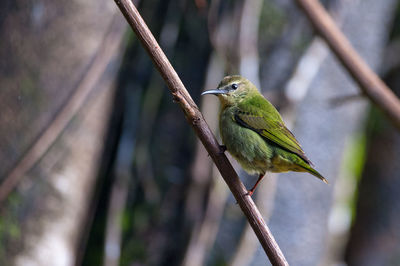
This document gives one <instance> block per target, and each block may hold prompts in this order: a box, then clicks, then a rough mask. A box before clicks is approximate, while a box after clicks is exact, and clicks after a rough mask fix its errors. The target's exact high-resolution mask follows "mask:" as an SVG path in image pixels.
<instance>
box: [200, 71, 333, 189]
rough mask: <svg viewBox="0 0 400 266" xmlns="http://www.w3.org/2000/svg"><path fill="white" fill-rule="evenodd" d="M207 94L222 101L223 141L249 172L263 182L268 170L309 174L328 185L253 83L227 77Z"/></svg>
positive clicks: (239, 78) (221, 124) (221, 123)
mask: <svg viewBox="0 0 400 266" xmlns="http://www.w3.org/2000/svg"><path fill="white" fill-rule="evenodd" d="M203 94H215V95H217V96H218V98H219V100H220V102H221V111H220V120H219V127H220V133H221V138H222V141H223V143H224V144H225V146H226V148H227V150H228V151H229V153H231V154H232V156H233V157H234V158H235V159H236V160H237V161H238V162H239V163H240V165H241V166H242V167H243V169H245V170H246V171H247V172H249V173H250V174H259V175H260V178H259V180H261V178H262V176H263V175H264V174H265V173H266V172H268V171H269V172H287V171H295V172H309V173H311V174H312V175H314V176H316V177H318V178H319V179H321V180H322V181H324V182H325V183H327V181H326V179H325V178H324V177H323V176H322V175H321V174H319V173H318V172H317V171H316V170H315V169H314V168H312V166H311V162H310V160H309V159H308V158H307V157H306V155H305V154H304V151H303V150H302V148H301V147H300V145H299V143H298V142H297V140H296V138H295V137H294V135H293V134H292V133H291V132H290V131H289V130H288V129H287V128H286V126H285V124H284V123H283V121H282V118H281V116H280V114H279V113H278V111H277V110H276V109H275V107H274V106H273V105H272V104H271V103H270V102H269V101H267V100H266V99H265V98H264V97H263V96H262V95H261V94H260V93H259V92H258V90H257V88H256V87H255V86H254V85H253V84H252V83H251V82H250V81H249V80H247V79H245V78H243V77H241V76H227V77H225V78H224V79H223V80H222V81H221V83H220V84H219V85H218V89H217V90H211V91H206V92H204V93H203ZM254 189H255V187H254V188H253V190H254ZM253 190H252V191H253ZM252 191H251V193H252Z"/></svg>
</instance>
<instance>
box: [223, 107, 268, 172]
mask: <svg viewBox="0 0 400 266" xmlns="http://www.w3.org/2000/svg"><path fill="white" fill-rule="evenodd" d="M233 117H234V113H233V110H232V109H229V108H227V109H225V110H223V111H221V114H220V125H219V126H220V134H221V138H222V141H223V143H224V144H225V145H226V147H227V150H228V151H229V153H230V154H231V155H232V156H233V157H235V159H236V160H237V161H238V162H239V163H240V164H241V166H242V167H243V168H244V169H245V170H246V171H247V172H249V173H257V174H260V173H265V172H266V171H269V170H270V168H271V167H272V164H271V159H272V158H273V157H274V149H273V147H271V146H269V145H268V144H267V143H266V142H265V140H264V139H263V138H262V137H261V136H260V135H259V134H258V133H256V132H254V131H253V130H251V129H248V128H245V127H243V126H241V125H239V124H237V123H236V122H235V121H234V119H233Z"/></svg>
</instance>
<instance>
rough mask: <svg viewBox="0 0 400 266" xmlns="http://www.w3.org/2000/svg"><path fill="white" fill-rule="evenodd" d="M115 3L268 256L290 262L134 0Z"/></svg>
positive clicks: (278, 263) (279, 261)
mask: <svg viewBox="0 0 400 266" xmlns="http://www.w3.org/2000/svg"><path fill="white" fill-rule="evenodd" d="M115 3H116V4H117V5H118V7H119V8H120V10H121V12H122V13H123V14H124V16H125V18H126V20H127V21H128V23H129V24H130V25H131V26H132V29H133V30H134V31H135V33H136V35H137V37H138V38H139V39H140V41H141V42H142V45H143V46H144V48H145V49H146V50H147V52H148V53H149V55H150V58H151V59H152V60H153V62H154V64H155V66H156V68H157V69H158V71H159V72H160V74H161V76H162V77H163V78H164V80H165V82H166V84H167V86H168V88H169V90H170V92H171V94H172V96H173V98H174V100H175V101H176V102H177V103H179V105H180V106H181V108H182V110H183V112H184V114H185V117H186V119H187V121H188V123H189V124H190V125H191V126H192V127H193V129H194V131H195V133H196V134H197V136H198V137H199V139H200V140H201V142H202V143H203V145H204V147H205V148H206V149H207V151H208V153H209V154H210V156H211V158H212V159H213V161H214V163H215V164H216V166H217V168H218V170H219V171H220V172H221V175H222V177H223V178H224V180H225V182H226V183H227V185H228V186H229V188H230V190H231V191H232V193H233V195H234V197H235V198H236V200H237V202H238V204H239V206H240V208H241V209H242V211H243V212H244V214H245V215H246V217H247V219H248V221H249V223H250V225H251V226H252V227H253V230H254V232H255V233H256V235H257V237H258V240H259V241H260V243H261V245H262V246H263V248H264V250H265V252H266V254H267V256H268V258H269V259H270V261H271V263H272V264H273V265H288V263H287V261H286V259H285V257H284V256H283V254H282V252H281V250H280V248H279V246H278V244H277V243H276V241H275V239H274V237H273V236H272V234H271V232H270V230H269V228H268V226H267V224H266V223H265V221H264V219H263V218H262V216H261V214H260V212H259V211H258V209H257V207H256V205H255V204H254V202H253V200H252V199H251V197H249V196H247V195H246V193H247V190H246V188H245V187H244V185H243V184H242V182H241V181H240V180H239V177H238V176H237V174H236V172H235V170H234V169H233V167H232V165H231V164H230V162H229V161H228V159H227V157H226V156H225V155H224V154H223V153H221V152H220V148H219V144H218V142H217V140H216V139H215V136H214V135H213V133H212V132H211V130H210V128H209V127H208V125H207V123H206V122H205V120H204V118H203V115H202V114H201V112H200V111H199V109H198V107H197V105H196V104H195V103H194V102H193V100H192V98H191V97H190V95H189V93H188V91H187V90H186V88H185V86H184V85H183V83H182V81H181V80H180V78H179V77H178V74H177V73H176V72H175V70H174V68H173V67H172V66H171V64H170V62H169V61H168V59H167V57H166V56H165V54H164V53H163V51H162V50H161V48H160V46H159V45H158V43H157V41H156V40H155V39H154V37H153V35H152V33H151V32H150V30H149V29H148V27H147V26H146V24H145V22H144V21H143V19H142V17H141V16H140V14H139V12H138V11H137V9H136V7H135V6H134V5H133V3H132V1H131V0H115Z"/></svg>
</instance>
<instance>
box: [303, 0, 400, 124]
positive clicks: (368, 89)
mask: <svg viewBox="0 0 400 266" xmlns="http://www.w3.org/2000/svg"><path fill="white" fill-rule="evenodd" d="M296 1H297V3H298V4H299V6H300V7H301V8H302V9H303V10H304V12H305V13H306V15H307V16H308V18H309V19H310V21H311V23H312V24H313V26H314V27H315V29H316V30H317V31H318V33H319V34H320V35H321V36H322V37H323V38H324V39H325V41H326V42H327V44H328V45H329V47H330V48H331V49H332V51H333V52H334V53H335V54H336V56H337V57H338V59H339V60H340V61H341V62H342V64H343V66H344V67H345V68H346V69H347V71H349V73H350V74H351V76H352V77H353V78H354V80H355V81H356V82H357V83H358V84H359V86H360V89H361V90H362V92H363V93H364V94H365V95H366V96H367V97H368V98H369V99H370V100H371V101H372V102H373V103H374V104H375V105H376V106H377V107H378V108H380V109H381V110H382V111H383V112H384V113H385V114H386V115H387V116H388V117H389V118H390V119H391V120H392V123H393V125H394V126H396V127H397V129H399V130H400V100H399V99H398V98H397V97H396V95H395V94H394V93H393V92H392V91H391V90H390V89H389V87H387V86H386V84H385V83H384V82H383V81H382V80H381V79H380V78H379V77H378V76H377V75H376V74H375V73H374V72H373V71H372V70H371V68H370V67H369V66H368V65H367V63H366V62H365V61H364V60H363V59H362V58H361V57H360V56H359V55H358V54H357V52H356V51H355V50H354V48H353V47H352V46H351V44H350V42H349V41H348V40H347V38H346V37H345V36H344V34H343V33H342V32H341V31H340V29H339V28H338V27H337V26H336V24H335V22H334V21H333V19H332V18H331V17H330V15H329V14H328V12H327V11H326V10H325V9H324V7H323V6H322V5H321V4H320V3H319V2H318V1H317V0H296Z"/></svg>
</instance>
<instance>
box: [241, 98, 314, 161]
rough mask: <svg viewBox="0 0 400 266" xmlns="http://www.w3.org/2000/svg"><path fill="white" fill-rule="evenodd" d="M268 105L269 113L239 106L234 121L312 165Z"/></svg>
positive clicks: (255, 108) (256, 107)
mask: <svg viewBox="0 0 400 266" xmlns="http://www.w3.org/2000/svg"><path fill="white" fill-rule="evenodd" d="M263 100H264V99H263ZM267 103H268V104H269V106H267V107H268V108H267V109H266V110H267V111H265V108H260V106H254V105H248V104H247V105H243V104H242V105H239V106H238V108H237V110H236V112H235V114H234V120H235V121H236V122H237V123H238V124H240V125H242V126H244V127H247V128H249V129H251V130H253V131H255V132H257V133H258V134H260V136H262V137H263V138H265V139H268V140H269V141H272V142H273V143H275V144H277V145H279V146H280V147H282V148H284V149H286V150H288V151H290V152H293V153H295V154H297V155H298V156H299V157H300V158H302V159H303V160H304V161H305V162H307V163H308V164H311V161H310V160H309V159H308V158H307V157H306V155H305V153H304V151H303V150H302V148H301V146H300V144H299V142H298V141H297V140H296V138H295V137H294V135H293V134H292V132H290V130H289V129H287V127H286V126H285V124H284V123H283V121H282V118H281V117H280V115H279V113H278V111H277V110H276V109H275V107H273V106H272V105H271V104H270V103H269V102H267ZM271 107H272V108H273V109H271Z"/></svg>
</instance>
